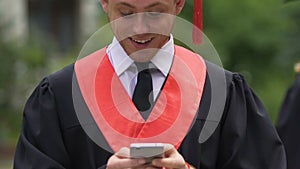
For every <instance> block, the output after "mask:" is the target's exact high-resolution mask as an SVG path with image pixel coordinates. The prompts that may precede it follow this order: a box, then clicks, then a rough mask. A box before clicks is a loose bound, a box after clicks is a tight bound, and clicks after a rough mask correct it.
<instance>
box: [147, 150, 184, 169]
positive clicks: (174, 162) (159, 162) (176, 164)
mask: <svg viewBox="0 0 300 169" xmlns="http://www.w3.org/2000/svg"><path fill="white" fill-rule="evenodd" d="M171 156H173V157H169V158H163V159H155V160H153V161H152V165H154V166H156V167H166V168H186V166H185V165H186V164H185V161H184V159H183V157H182V156H181V155H180V154H179V153H177V152H176V153H174V154H172V155H171Z"/></svg>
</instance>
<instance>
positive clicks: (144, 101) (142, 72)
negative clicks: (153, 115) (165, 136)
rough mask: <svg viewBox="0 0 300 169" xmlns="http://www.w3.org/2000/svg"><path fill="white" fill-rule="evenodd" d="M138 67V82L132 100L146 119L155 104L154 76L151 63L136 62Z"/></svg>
mask: <svg viewBox="0 0 300 169" xmlns="http://www.w3.org/2000/svg"><path fill="white" fill-rule="evenodd" d="M135 64H136V66H137V68H138V72H139V73H138V77H137V84H136V86H135V89H134V92H133V96H132V101H133V103H134V104H135V106H136V108H137V109H138V110H139V111H140V113H141V115H142V116H143V118H144V119H145V120H146V119H147V118H148V116H149V114H150V112H151V108H152V105H153V100H154V99H153V92H152V91H153V87H152V77H151V72H150V69H149V63H135Z"/></svg>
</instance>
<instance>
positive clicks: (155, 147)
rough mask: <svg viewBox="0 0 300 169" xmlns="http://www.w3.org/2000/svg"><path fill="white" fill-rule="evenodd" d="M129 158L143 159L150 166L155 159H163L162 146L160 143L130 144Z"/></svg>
mask: <svg viewBox="0 0 300 169" xmlns="http://www.w3.org/2000/svg"><path fill="white" fill-rule="evenodd" d="M130 157H131V158H145V159H146V164H150V163H151V161H152V160H153V159H155V158H163V157H164V144H162V143H132V144H130Z"/></svg>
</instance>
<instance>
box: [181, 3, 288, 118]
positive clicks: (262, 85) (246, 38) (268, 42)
mask: <svg viewBox="0 0 300 169" xmlns="http://www.w3.org/2000/svg"><path fill="white" fill-rule="evenodd" d="M192 5H193V0H187V5H186V6H185V9H184V11H183V13H182V17H183V18H187V19H188V20H191V18H192V10H190V9H191V8H192ZM282 5H283V2H282V1H281V0H247V1H240V0H231V1H222V0H209V1H203V10H204V11H203V12H204V13H203V16H204V33H205V34H206V35H207V36H208V38H209V39H210V40H211V42H212V43H213V45H214V46H215V48H216V49H217V51H218V53H219V55H220V58H221V60H222V62H223V66H224V67H225V68H226V69H229V70H231V71H237V72H240V73H242V74H243V75H244V76H245V77H246V79H247V80H248V82H249V83H250V85H251V86H252V87H253V88H254V90H255V91H256V93H257V94H258V95H259V96H260V98H261V99H262V101H263V102H264V103H265V105H266V107H267V109H268V111H269V112H270V115H271V117H272V119H273V120H274V121H275V120H276V117H277V112H278V109H279V105H280V102H281V99H282V97H283V95H284V91H285V86H286V85H287V84H288V81H289V80H290V79H291V78H292V77H291V75H288V74H287V73H286V70H287V69H291V68H292V67H288V65H290V64H292V61H287V60H285V63H283V62H278V58H284V57H285V56H283V55H282V51H283V49H284V48H285V47H284V43H285V42H284V38H285V34H284V32H285V31H288V29H287V28H289V26H290V21H289V19H287V18H286V17H284V15H283V13H282V11H281V9H282ZM286 62H289V64H286Z"/></svg>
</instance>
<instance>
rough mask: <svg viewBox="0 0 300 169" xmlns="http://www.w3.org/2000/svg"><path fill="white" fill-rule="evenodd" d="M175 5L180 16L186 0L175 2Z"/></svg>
mask: <svg viewBox="0 0 300 169" xmlns="http://www.w3.org/2000/svg"><path fill="white" fill-rule="evenodd" d="M175 3H176V4H175V5H176V15H179V14H180V12H181V11H182V9H183V7H184V4H185V0H175Z"/></svg>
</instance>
